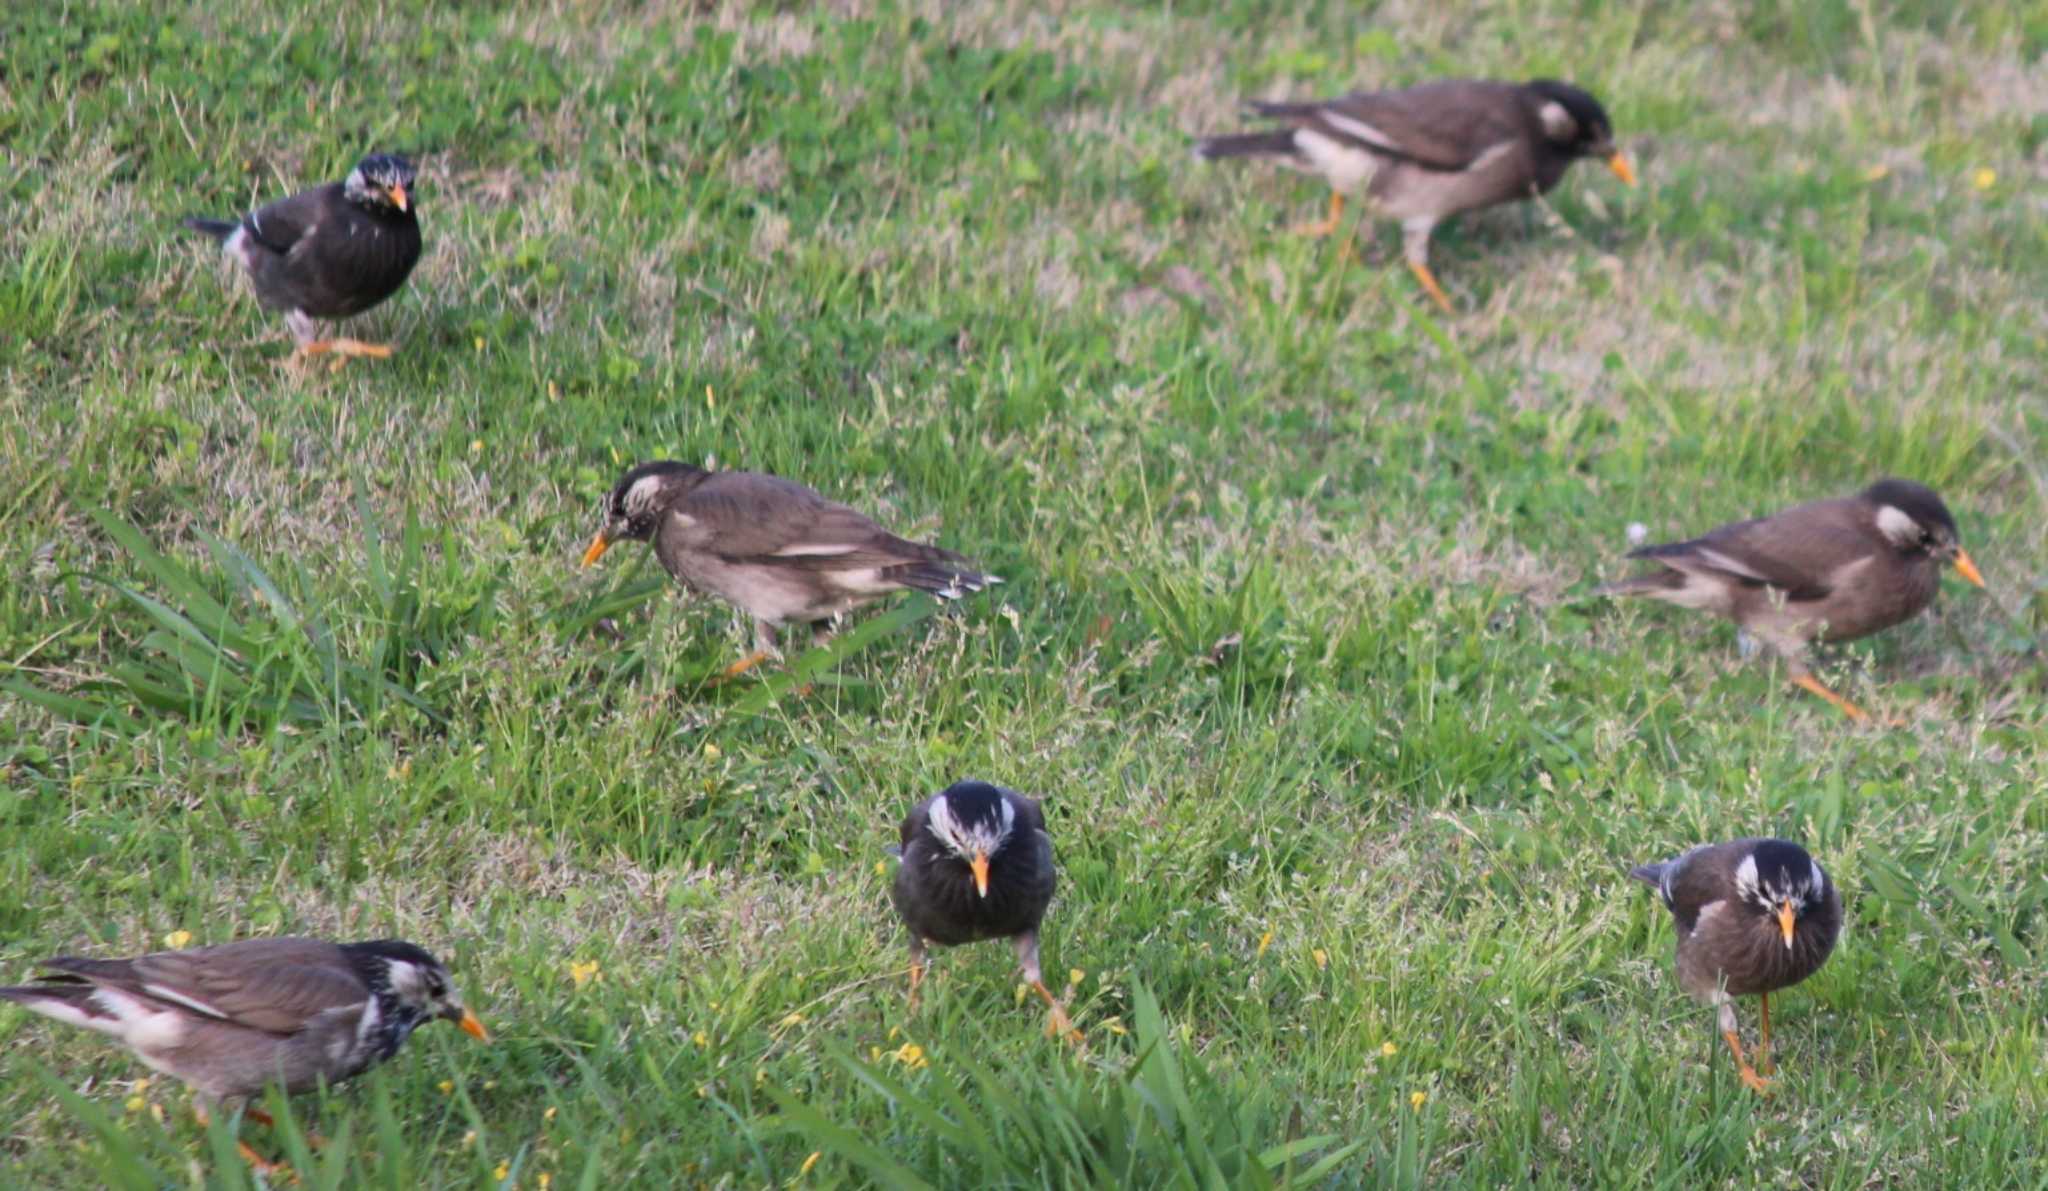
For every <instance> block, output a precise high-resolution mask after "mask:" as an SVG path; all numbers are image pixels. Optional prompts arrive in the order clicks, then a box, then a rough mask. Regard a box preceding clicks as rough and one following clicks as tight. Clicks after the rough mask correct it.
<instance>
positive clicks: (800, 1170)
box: [704, 389, 825, 1178]
mask: <svg viewBox="0 0 2048 1191" xmlns="http://www.w3.org/2000/svg"><path fill="white" fill-rule="evenodd" d="M704 392H705V393H707V394H708V393H710V392H711V390H709V389H706V390H704ZM824 1156H825V1151H823V1150H812V1151H811V1156H810V1157H808V1158H806V1159H804V1164H803V1165H802V1166H799V1167H797V1168H796V1175H797V1177H798V1178H802V1177H803V1176H805V1175H807V1174H809V1173H811V1167H813V1166H816V1165H817V1164H818V1159H820V1158H823V1157H824Z"/></svg>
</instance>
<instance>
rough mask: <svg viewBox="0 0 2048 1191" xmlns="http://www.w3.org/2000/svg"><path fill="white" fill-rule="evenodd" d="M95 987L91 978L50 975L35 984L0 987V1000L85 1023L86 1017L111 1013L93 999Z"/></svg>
mask: <svg viewBox="0 0 2048 1191" xmlns="http://www.w3.org/2000/svg"><path fill="white" fill-rule="evenodd" d="M94 991H96V989H95V986H94V985H93V983H92V982H91V981H89V980H82V979H80V978H78V977H76V976H59V975H49V976H43V977H40V978H38V979H37V981H36V982H35V983H34V984H17V985H14V986H13V987H10V988H0V1001H13V1002H14V1003H15V1004H17V1005H20V1006H21V1007H22V1008H24V1009H32V1010H34V1011H35V1012H37V1013H41V1014H44V1015H45V1016H48V1017H54V1018H57V1019H59V1020H61V1021H68V1022H71V1023H72V1024H73V1025H83V1024H85V1020H84V1019H86V1018H96V1017H107V1016H109V1014H107V1013H106V1012H104V1011H103V1010H101V1009H100V1007H99V1006H97V1005H95V1004H94V1003H93V1001H92V994H93V993H94Z"/></svg>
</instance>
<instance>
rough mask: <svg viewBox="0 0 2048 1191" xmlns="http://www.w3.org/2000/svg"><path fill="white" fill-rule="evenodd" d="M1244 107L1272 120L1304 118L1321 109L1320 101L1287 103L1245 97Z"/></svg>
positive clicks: (1310, 116) (1313, 114)
mask: <svg viewBox="0 0 2048 1191" xmlns="http://www.w3.org/2000/svg"><path fill="white" fill-rule="evenodd" d="M1244 106H1245V108H1246V109H1247V110H1248V111H1250V112H1252V113H1253V114H1254V115H1259V116H1265V117H1267V118H1268V119H1272V120H1306V119H1310V118H1312V117H1314V116H1316V115H1317V114H1319V113H1320V112H1321V111H1322V110H1323V105H1322V104H1320V103H1313V102H1310V103H1289V102H1287V101H1286V100H1273V99H1247V100H1245V101H1244Z"/></svg>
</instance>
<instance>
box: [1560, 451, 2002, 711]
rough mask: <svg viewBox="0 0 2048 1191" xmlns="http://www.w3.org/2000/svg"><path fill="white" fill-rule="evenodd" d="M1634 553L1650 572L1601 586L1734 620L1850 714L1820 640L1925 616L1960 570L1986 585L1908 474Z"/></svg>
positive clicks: (1847, 637)
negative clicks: (1830, 686)
mask: <svg viewBox="0 0 2048 1191" xmlns="http://www.w3.org/2000/svg"><path fill="white" fill-rule="evenodd" d="M1628 557H1630V558H1634V559H1641V560H1643V561H1645V562H1649V563H1652V564H1654V567H1653V569H1651V570H1648V571H1645V572H1642V573H1640V574H1637V575H1632V576H1630V577H1628V578H1625V579H1622V580H1620V581H1618V582H1615V583H1608V584H1603V585H1602V586H1600V587H1597V588H1595V589H1594V594H1595V595H1619V596H1646V597H1648V598H1651V599H1656V600H1661V601H1663V602H1665V603H1670V604H1677V605H1679V606H1680V607H1684V608H1692V609H1696V610H1699V611H1703V612H1710V613H1712V614H1714V615H1716V616H1719V617H1721V618H1723V619H1726V620H1731V621H1734V622H1735V623H1736V624H1737V625H1739V626H1741V627H1742V629H1743V630H1744V631H1746V632H1747V633H1749V634H1750V635H1751V636H1752V637H1754V638H1755V639H1756V640H1758V641H1760V642H1762V643H1763V644H1765V645H1767V646H1769V647H1770V648H1771V650H1772V651H1773V652H1775V653H1776V654H1777V655H1778V656H1779V657H1780V658H1782V659H1783V660H1784V662H1785V664H1786V668H1787V670H1788V671H1789V672H1790V674H1791V677H1792V681H1793V682H1795V683H1796V684H1798V685H1799V686H1801V687H1804V688H1806V689H1807V690H1810V691H1813V692H1814V693H1815V694H1818V695H1821V696H1822V697H1823V698H1826V699H1828V700H1829V701H1831V702H1833V703H1835V704H1836V705H1837V706H1839V707H1841V708H1842V709H1843V710H1844V711H1845V712H1847V713H1848V714H1850V715H1851V716H1854V717H1857V718H1862V717H1863V712H1862V710H1861V709H1860V708H1857V707H1856V706H1855V705H1854V704H1852V703H1849V702H1848V701H1847V700H1844V699H1842V698H1841V697H1840V696H1838V695H1836V694H1834V693H1833V692H1832V691H1829V690H1827V688H1825V687H1823V686H1821V685H1820V683H1819V682H1818V681H1817V680H1815V679H1814V678H1813V677H1812V673H1811V670H1810V668H1809V667H1808V665H1807V654H1808V650H1809V646H1810V644H1811V643H1812V642H1814V641H1816V640H1828V641H1853V640H1856V639H1857V638H1859V637H1866V636H1869V635H1870V634H1872V633H1877V632H1881V631H1883V630H1885V629H1888V628H1891V627H1892V626H1894V625H1897V624H1901V623H1903V622H1905V621H1907V620H1911V619H1912V618H1913V617H1915V616H1918V615H1919V614H1920V613H1921V612H1923V611H1925V610H1926V608H1927V606H1928V605H1929V604H1931V603H1933V602H1934V597H1935V593H1936V592H1938V591H1939V590H1940V587H1941V569H1942V568H1943V567H1944V566H1953V567H1954V568H1955V569H1956V571H1957V572H1958V573H1959V574H1961V575H1962V576H1963V577H1964V578H1965V579H1966V580H1968V581H1969V582H1971V583H1974V584H1976V585H1978V586H1980V587H1981V586H1983V578H1982V576H1981V575H1979V574H1978V573H1977V568H1976V564H1975V563H1974V562H1972V561H1971V560H1970V556H1969V554H1968V553H1967V552H1966V551H1964V550H1963V548H1962V543H1961V541H1960V538H1959V535H1958V533H1957V530H1956V523H1955V518H1954V517H1953V516H1951V515H1950V514H1949V511H1948V507H1947V506H1946V505H1944V504H1943V503H1942V501H1941V498H1940V497H1938V496H1936V495H1935V494H1934V492H1933V491H1932V490H1931V489H1929V488H1927V487H1926V486H1925V485H1923V484H1917V483H1914V482H1912V481H1910V480H1897V479H1887V480H1880V481H1878V482H1877V483H1875V484H1872V485H1870V486H1869V487H1868V488H1865V489H1864V490H1863V491H1862V492H1859V493H1857V494H1856V495H1855V496H1850V497H1843V498H1841V499H1838V500H1822V501H1814V502H1812V503H1810V504H1803V505H1796V506H1794V507H1792V508H1789V509H1784V510H1781V511H1780V512H1777V513H1774V514H1772V515H1770V516H1768V517H1758V518H1753V519H1751V520H1748V521H1737V522H1734V523H1731V524H1728V525H1723V526H1720V527H1718V528H1716V529H1713V530H1710V531H1708V532H1707V533H1705V534H1703V535H1701V536H1700V537H1697V538H1693V539H1690V540H1688V541H1682V542H1666V543H1660V544H1656V545H1648V546H1642V547H1639V548H1637V549H1635V550H1631V551H1629V553H1628Z"/></svg>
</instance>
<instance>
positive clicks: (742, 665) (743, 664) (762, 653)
mask: <svg viewBox="0 0 2048 1191" xmlns="http://www.w3.org/2000/svg"><path fill="white" fill-rule="evenodd" d="M774 656H775V655H774V654H771V653H769V652H767V651H766V650H761V649H757V650H755V651H754V652H752V653H750V654H748V655H747V656H745V657H743V658H741V659H740V660H739V661H737V662H734V663H733V664H732V665H730V666H727V667H726V668H725V669H724V671H722V672H721V673H720V675H719V677H720V678H721V679H724V680H727V681H730V680H731V679H734V678H738V677H739V676H740V675H742V674H745V673H746V672H747V671H749V670H751V669H753V668H754V667H756V666H758V665H760V664H761V663H762V662H765V661H767V660H768V659H769V658H771V657H774Z"/></svg>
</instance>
